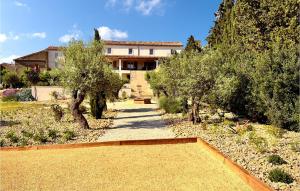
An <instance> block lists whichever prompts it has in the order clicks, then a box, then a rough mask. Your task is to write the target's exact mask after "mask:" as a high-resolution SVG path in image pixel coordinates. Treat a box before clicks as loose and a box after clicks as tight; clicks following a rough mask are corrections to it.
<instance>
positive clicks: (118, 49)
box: [105, 45, 182, 57]
mask: <svg viewBox="0 0 300 191" xmlns="http://www.w3.org/2000/svg"><path fill="white" fill-rule="evenodd" d="M107 48H111V54H107ZM129 48H132V50H133V53H132V54H128V49H129ZM105 49H106V50H105V54H106V55H119V56H128V55H132V56H153V57H167V56H170V55H171V50H172V49H174V50H176V51H177V52H180V51H181V49H182V48H181V47H162V46H116V45H106V46H105ZM150 49H153V50H154V52H153V55H150V51H149V50H150Z"/></svg>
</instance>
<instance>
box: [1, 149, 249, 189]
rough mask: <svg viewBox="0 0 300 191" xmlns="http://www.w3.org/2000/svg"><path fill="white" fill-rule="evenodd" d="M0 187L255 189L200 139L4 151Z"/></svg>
mask: <svg viewBox="0 0 300 191" xmlns="http://www.w3.org/2000/svg"><path fill="white" fill-rule="evenodd" d="M0 190H56V191H57V190H106V191H109V190H122V191H124V190H188V191H193V190H205V191H210V190H214V191H219V190H230V191H234V190H241V191H247V190H251V189H250V187H248V185H246V184H245V183H244V182H243V181H242V180H241V178H240V177H239V176H237V175H236V174H235V173H233V172H232V171H230V170H229V168H227V167H226V166H225V165H223V164H222V162H221V161H219V160H217V159H215V158H214V157H213V155H211V154H210V153H209V152H208V151H206V150H205V149H204V148H202V147H201V146H200V145H199V144H196V143H187V144H173V145H144V146H102V147H94V148H78V149H58V150H30V151H0Z"/></svg>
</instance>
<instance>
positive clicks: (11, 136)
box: [5, 131, 19, 143]
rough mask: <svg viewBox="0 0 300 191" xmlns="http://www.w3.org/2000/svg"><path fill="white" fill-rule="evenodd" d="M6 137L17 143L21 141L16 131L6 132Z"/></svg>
mask: <svg viewBox="0 0 300 191" xmlns="http://www.w3.org/2000/svg"><path fill="white" fill-rule="evenodd" d="M5 137H6V138H7V139H9V140H10V142H12V143H17V142H18V141H19V137H18V136H17V135H16V133H15V132H14V131H9V132H7V133H6V135H5Z"/></svg>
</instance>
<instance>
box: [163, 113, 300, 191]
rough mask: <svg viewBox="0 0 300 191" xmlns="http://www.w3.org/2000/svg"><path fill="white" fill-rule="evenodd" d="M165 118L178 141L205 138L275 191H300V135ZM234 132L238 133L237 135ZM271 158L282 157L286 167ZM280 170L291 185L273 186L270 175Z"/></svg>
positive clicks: (253, 126)
mask: <svg viewBox="0 0 300 191" xmlns="http://www.w3.org/2000/svg"><path fill="white" fill-rule="evenodd" d="M163 118H164V119H165V120H166V121H167V123H168V124H169V127H170V128H171V129H172V130H173V132H174V133H175V134H176V137H200V138H202V139H203V140H205V141H207V142H208V143H210V144H211V145H213V146H215V147H216V148H218V149H219V150H220V151H221V152H222V153H223V154H224V155H226V156H228V157H229V158H231V159H232V160H234V161H235V162H236V163H238V164H239V165H241V166H242V167H244V168H245V169H247V170H249V171H250V172H251V173H252V174H253V175H255V176H256V177H258V178H260V179H261V180H263V181H264V182H266V183H267V184H269V185H270V186H272V187H273V188H274V189H275V190H286V191H288V190H300V173H299V169H300V153H299V152H300V150H299V149H300V145H299V144H300V133H297V132H290V131H287V132H284V131H281V130H280V129H278V128H274V127H272V126H269V125H260V124H253V123H250V124H247V125H245V126H243V125H240V126H239V127H238V128H236V127H235V123H233V122H230V121H224V122H221V123H218V124H206V123H202V124H199V125H193V124H191V122H188V121H187V120H186V118H183V117H181V114H180V115H179V114H165V115H164V116H163ZM240 123H241V124H243V123H244V122H240ZM249 125H250V126H249ZM229 126H231V128H229ZM246 126H249V127H251V128H249V129H247V128H246ZM243 128H246V129H243ZM232 129H237V130H238V132H236V133H234V132H233V131H232ZM271 155H279V156H280V157H281V158H282V159H284V160H285V161H286V163H285V164H281V165H275V164H272V163H270V162H269V161H268V159H269V157H270V156H271ZM276 168H279V169H283V170H284V171H285V172H287V173H289V174H290V175H291V176H292V177H293V179H294V181H293V182H292V183H290V184H285V183H281V182H279V183H275V182H271V181H270V180H269V172H270V171H271V170H273V169H276Z"/></svg>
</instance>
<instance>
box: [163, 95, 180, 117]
mask: <svg viewBox="0 0 300 191" xmlns="http://www.w3.org/2000/svg"><path fill="white" fill-rule="evenodd" d="M182 105H183V104H182V103H181V101H180V100H179V99H176V98H170V97H161V98H160V99H159V107H160V108H161V109H164V110H165V111H166V113H180V112H182V111H183V107H182Z"/></svg>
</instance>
